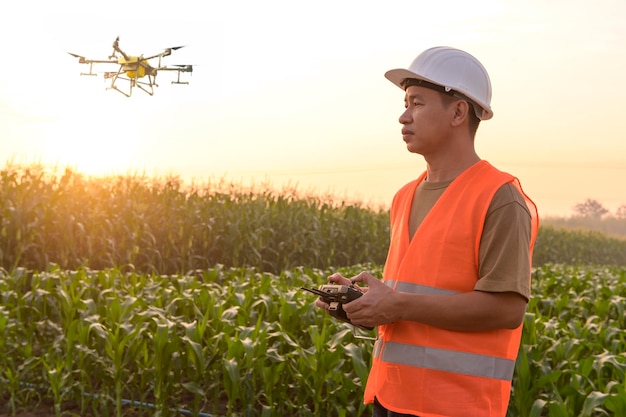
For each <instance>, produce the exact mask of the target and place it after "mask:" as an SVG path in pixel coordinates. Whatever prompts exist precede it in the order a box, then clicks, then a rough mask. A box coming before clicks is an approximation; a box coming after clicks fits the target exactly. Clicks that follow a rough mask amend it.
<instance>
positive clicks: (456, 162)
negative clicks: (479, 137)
mask: <svg viewBox="0 0 626 417" xmlns="http://www.w3.org/2000/svg"><path fill="white" fill-rule="evenodd" d="M478 161H480V157H479V156H478V155H477V154H475V153H473V154H468V155H467V156H465V157H463V158H459V159H450V158H448V159H446V160H444V161H428V160H427V161H426V164H427V165H426V181H430V182H442V181H449V180H453V179H455V178H456V177H458V176H459V175H460V174H461V173H462V172H463V171H465V170H466V169H467V168H469V167H471V166H472V165H474V164H475V163H476V162H478Z"/></svg>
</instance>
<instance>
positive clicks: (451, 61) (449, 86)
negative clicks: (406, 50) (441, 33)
mask: <svg viewBox="0 0 626 417" xmlns="http://www.w3.org/2000/svg"><path fill="white" fill-rule="evenodd" d="M385 77H386V78H387V79H388V80H389V81H391V82H392V83H394V84H395V85H397V86H398V87H400V88H402V89H404V88H405V86H404V85H403V83H404V81H405V80H406V79H408V78H411V79H417V80H422V81H425V82H426V83H427V84H424V86H425V87H430V88H433V87H434V88H435V89H441V91H443V92H446V93H448V94H452V95H455V94H454V93H457V94H459V93H460V94H461V95H462V96H465V97H466V98H469V99H470V101H472V102H473V103H472V104H474V105H473V107H474V112H475V113H476V116H477V117H478V118H479V119H480V120H488V119H491V118H492V117H493V111H491V107H490V103H491V81H490V80H489V74H487V70H486V69H485V67H483V65H482V64H481V63H480V62H479V61H478V60H477V59H476V58H474V57H473V56H472V55H470V54H468V53H467V52H465V51H461V50H460V49H455V48H450V47H447V46H437V47H434V48H430V49H427V50H425V51H424V52H422V53H421V54H419V55H418V56H417V58H415V59H414V60H413V62H412V63H411V65H410V66H409V68H408V69H393V70H390V71H387V72H386V73H385ZM429 84H430V85H429ZM433 84H434V85H433Z"/></svg>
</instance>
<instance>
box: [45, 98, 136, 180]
mask: <svg viewBox="0 0 626 417" xmlns="http://www.w3.org/2000/svg"><path fill="white" fill-rule="evenodd" d="M109 93H111V92H109ZM122 99H124V98H123V97H122ZM109 104H110V103H109V100H104V101H102V102H98V101H96V100H90V101H88V102H86V103H82V104H81V105H67V103H66V104H65V109H64V110H63V111H62V112H59V113H58V114H57V117H56V118H55V120H54V121H52V122H51V123H50V124H49V125H48V126H47V127H46V128H45V133H44V147H45V149H44V150H43V159H44V160H45V161H46V163H48V164H51V165H54V166H57V167H70V168H72V169H75V170H77V171H79V172H81V173H83V174H87V175H94V176H103V175H113V174H123V173H127V172H129V171H131V170H133V169H135V168H136V166H137V163H138V162H139V163H140V157H139V155H138V153H139V149H140V147H141V144H142V142H143V140H144V139H143V138H142V136H141V123H140V120H141V119H140V118H135V117H132V116H129V115H128V114H125V113H124V112H123V111H120V108H119V107H116V106H112V107H111V106H110V105H109Z"/></svg>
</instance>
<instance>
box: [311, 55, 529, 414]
mask: <svg viewBox="0 0 626 417" xmlns="http://www.w3.org/2000/svg"><path fill="white" fill-rule="evenodd" d="M385 76H386V77H387V79H389V80H390V81H391V82H393V83H394V84H395V85H397V86H399V87H401V88H402V89H403V90H404V91H405V108H406V110H405V111H404V113H402V115H401V116H400V119H399V121H400V123H401V124H402V138H403V140H404V142H405V143H406V146H407V149H408V150H409V151H410V152H413V153H417V154H420V155H422V156H423V157H424V159H425V161H426V171H425V172H424V173H423V174H422V175H420V176H419V177H418V178H417V179H416V180H415V181H412V182H410V183H408V184H407V185H405V186H404V187H402V188H401V189H400V190H399V191H398V192H397V193H396V195H395V197H394V199H393V202H392V206H391V211H390V221H391V241H390V242H391V243H390V247H389V253H388V257H387V261H386V263H385V268H384V272H383V280H382V281H380V280H378V279H377V278H375V277H373V276H372V275H371V274H369V273H367V272H362V273H361V274H359V275H357V276H356V277H353V278H352V280H348V279H347V278H344V277H342V276H341V275H339V274H334V275H332V276H331V277H329V280H330V281H331V282H333V283H338V284H346V285H348V284H350V283H362V285H363V288H362V290H363V292H364V293H365V294H364V295H363V296H362V297H360V298H359V299H357V300H355V301H352V302H350V303H348V304H345V305H344V306H343V308H344V310H345V311H346V313H347V315H348V317H349V318H350V320H352V322H353V323H355V324H361V325H365V326H378V340H377V341H376V343H375V345H374V351H373V355H372V356H373V363H372V369H371V372H370V375H369V378H368V381H367V385H366V388H365V402H366V403H374V416H375V417H379V416H399V415H411V416H420V417H443V416H449V417H479V416H480V417H496V416H497V417H504V416H505V415H506V411H507V407H508V403H509V397H510V391H511V379H512V376H513V371H514V367H515V359H516V357H517V353H518V349H519V344H520V337H521V331H522V323H523V318H524V313H525V310H526V305H527V302H528V298H529V296H530V275H531V260H532V249H533V245H534V242H535V238H536V235H537V228H538V220H537V211H536V207H535V205H534V204H533V203H532V201H531V200H530V199H528V197H526V195H525V194H524V193H523V191H522V189H521V187H520V185H519V182H518V181H517V179H516V178H514V177H513V176H511V175H509V174H506V173H504V172H501V171H499V170H497V169H496V168H494V167H493V166H491V165H490V164H489V163H488V162H486V161H483V160H481V159H480V158H479V156H478V155H477V153H476V151H475V148H474V136H475V134H476V131H477V128H478V125H479V123H480V121H481V120H487V119H490V118H491V117H492V116H493V112H492V110H491V107H490V102H491V82H490V80H489V76H488V74H487V71H486V70H485V68H484V67H483V66H482V64H481V63H480V62H479V61H478V60H477V59H476V58H474V57H473V56H472V55H470V54H468V53H466V52H464V51H461V50H458V49H454V48H449V47H436V48H431V49H428V50H426V51H424V52H423V53H421V54H420V55H419V56H418V57H417V58H416V59H415V60H414V61H413V63H412V64H411V65H410V66H409V68H408V69H395V70H391V71H388V72H387V73H386V74H385ZM317 305H318V306H320V307H323V308H327V307H328V306H327V305H326V304H325V303H323V302H322V301H320V300H318V301H317Z"/></svg>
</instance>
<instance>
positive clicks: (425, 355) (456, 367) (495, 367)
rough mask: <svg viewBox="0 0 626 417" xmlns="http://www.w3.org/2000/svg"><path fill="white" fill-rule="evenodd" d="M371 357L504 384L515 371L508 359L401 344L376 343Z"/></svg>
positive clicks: (512, 363) (513, 365)
mask: <svg viewBox="0 0 626 417" xmlns="http://www.w3.org/2000/svg"><path fill="white" fill-rule="evenodd" d="M383 343H384V345H383ZM383 346H384V348H383ZM381 352H382V354H381ZM373 355H374V357H375V358H377V359H380V360H382V361H384V362H388V363H395V364H398V365H407V366H414V367H419V368H425V369H433V370H437V371H446V372H455V373H459V374H465V375H472V376H480V377H485V378H493V379H501V380H503V381H510V380H511V378H512V377H513V371H514V370H515V361H514V360H510V359H504V358H496V357H493V356H486V355H477V354H474V353H467V352H457V351H452V350H446V349H438V348H432V347H425V346H415V345H407V344H404V343H396V342H386V343H385V342H384V341H383V340H382V339H379V340H378V341H377V342H376V345H375V346H374V352H373Z"/></svg>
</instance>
